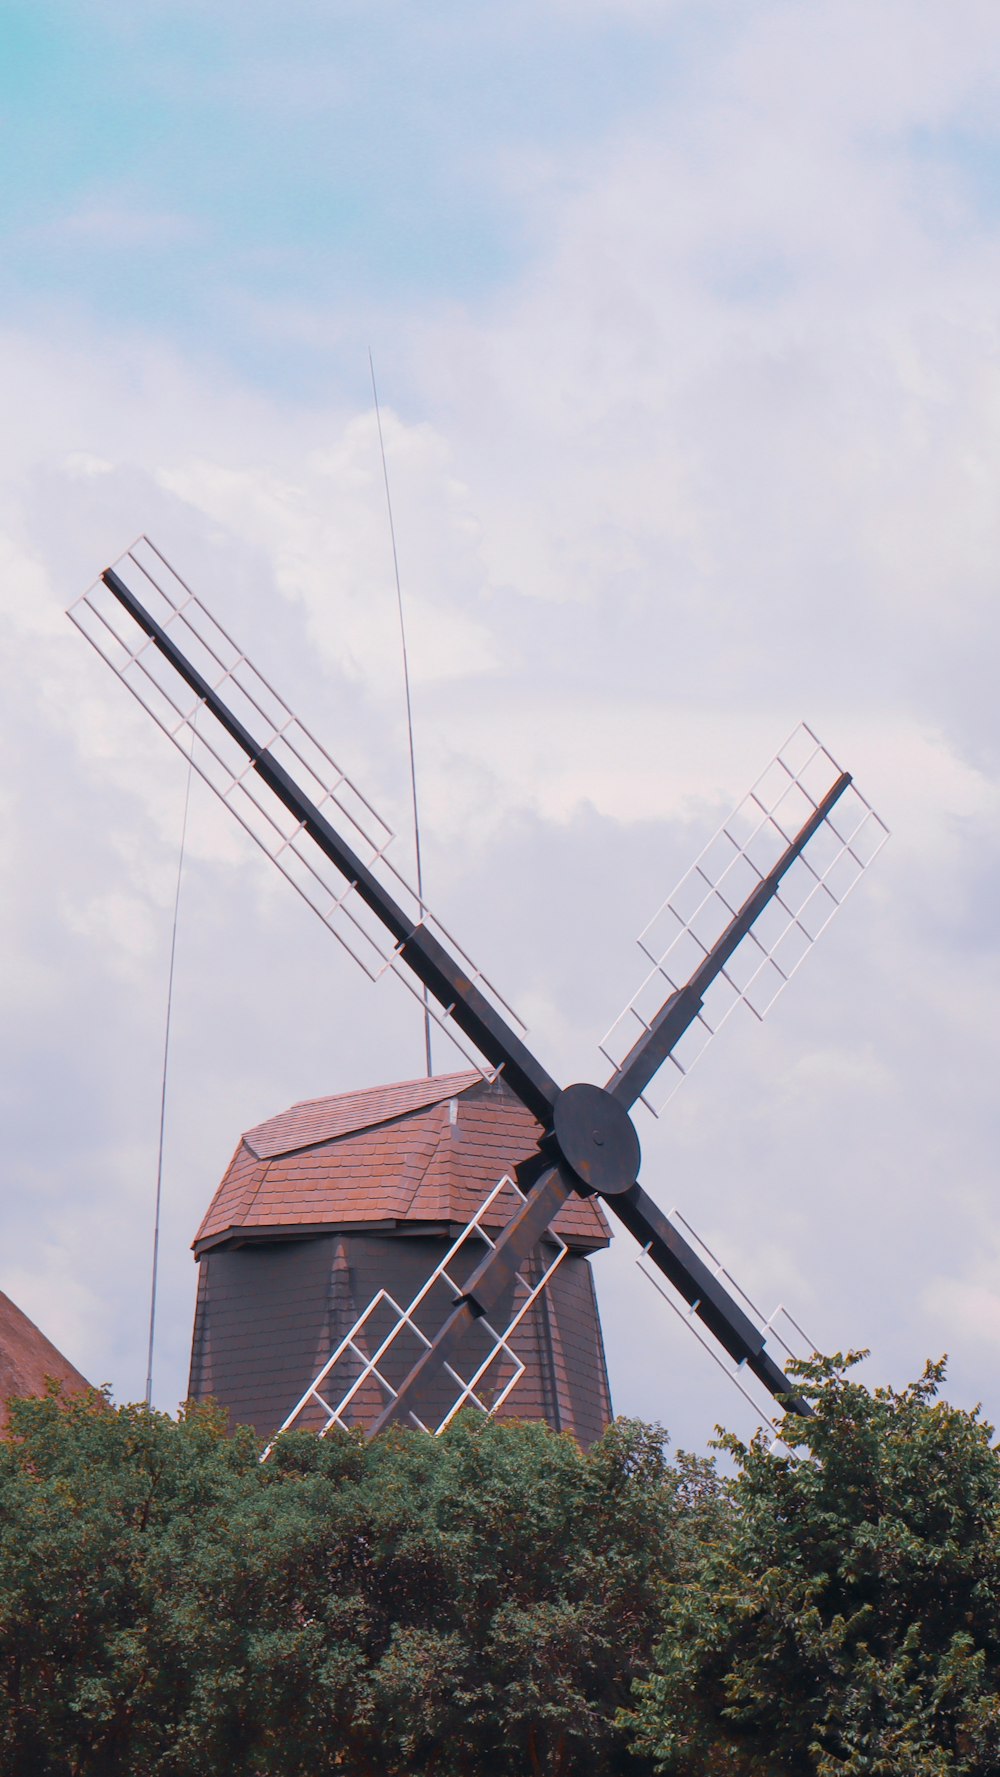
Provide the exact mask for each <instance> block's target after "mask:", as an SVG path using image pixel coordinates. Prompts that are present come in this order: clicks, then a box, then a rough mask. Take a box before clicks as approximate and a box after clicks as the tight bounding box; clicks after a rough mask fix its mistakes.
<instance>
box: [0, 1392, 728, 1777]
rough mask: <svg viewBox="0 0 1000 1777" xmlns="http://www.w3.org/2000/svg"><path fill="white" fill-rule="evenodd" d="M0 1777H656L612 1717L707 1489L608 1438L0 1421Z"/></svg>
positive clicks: (137, 1421)
mask: <svg viewBox="0 0 1000 1777" xmlns="http://www.w3.org/2000/svg"><path fill="white" fill-rule="evenodd" d="M12 1426H13V1431H14V1434H15V1435H14V1437H13V1439H12V1440H11V1441H10V1442H8V1443H6V1444H0V1772H2V1773H4V1774H5V1777H6V1774H7V1773H10V1774H11V1777H13V1774H14V1773H17V1777H25V1774H27V1773H31V1777H84V1774H87V1777H89V1774H91V1773H93V1774H100V1777H105V1774H106V1777H117V1774H118V1773H122V1774H125V1773H129V1774H131V1773H136V1774H139V1773H142V1774H143V1777H145V1774H146V1773H164V1774H169V1777H194V1774H197V1777H213V1774H214V1773H217V1772H218V1773H222V1772H225V1773H226V1774H227V1777H229V1774H230V1773H232V1772H239V1773H241V1774H243V1773H246V1774H248V1777H250V1774H253V1777H264V1774H265V1773H275V1774H279V1773H280V1777H298V1774H299V1773H302V1774H303V1777H304V1774H305V1773H306V1772H309V1773H310V1777H312V1774H321V1773H324V1772H338V1773H351V1774H354V1773H357V1774H362V1773H364V1774H368V1773H371V1774H372V1777H374V1774H375V1773H378V1774H379V1777H383V1774H384V1777H393V1774H394V1773H399V1774H400V1777H403V1773H406V1774H407V1777H411V1774H414V1777H415V1774H416V1773H423V1772H426V1773H434V1774H435V1777H452V1774H453V1773H454V1774H456V1777H460V1774H464V1773H473V1772H475V1773H477V1774H478V1773H485V1772H489V1773H490V1774H491V1777H494V1774H495V1777H504V1774H505V1773H510V1777H515V1774H516V1777H522V1774H523V1773H528V1772H530V1773H536V1774H538V1777H541V1774H543V1773H544V1774H546V1777H568V1774H569V1773H573V1774H574V1777H575V1774H577V1773H580V1774H591V1773H592V1774H593V1777H605V1774H608V1777H610V1774H612V1773H617V1772H626V1771H632V1772H636V1773H639V1772H641V1771H642V1770H644V1769H647V1770H648V1769H649V1764H648V1761H647V1760H645V1759H644V1758H642V1757H641V1756H639V1755H631V1754H630V1753H629V1751H628V1750H627V1738H626V1735H625V1732H624V1731H623V1730H622V1729H620V1728H618V1727H617V1726H616V1723H615V1718H616V1713H617V1711H618V1709H619V1708H620V1707H621V1706H623V1705H624V1704H625V1703H626V1702H627V1700H628V1697H629V1694H630V1689H631V1686H632V1683H633V1681H634V1680H635V1679H636V1678H637V1677H638V1676H640V1675H641V1674H643V1673H644V1672H646V1671H647V1670H648V1668H649V1662H650V1658H651V1653H652V1648H653V1645H654V1643H655V1641H656V1639H657V1637H658V1635H659V1633H660V1632H661V1629H662V1603H663V1597H664V1582H665V1580H669V1579H670V1577H671V1576H672V1575H674V1574H675V1573H676V1572H679V1571H681V1570H682V1568H684V1566H685V1563H686V1562H687V1561H688V1560H689V1559H690V1555H689V1549H690V1544H691V1537H692V1526H693V1525H694V1524H695V1522H700V1521H702V1520H705V1519H707V1518H708V1517H710V1516H711V1514H712V1512H713V1510H716V1509H717V1503H718V1502H717V1493H718V1489H717V1488H716V1487H715V1486H714V1483H713V1481H712V1477H711V1473H710V1471H709V1470H708V1469H707V1467H706V1465H697V1464H690V1463H683V1464H681V1465H680V1466H679V1467H678V1468H672V1467H670V1466H669V1465H668V1464H667V1463H666V1461H665V1458H664V1451H663V1444H664V1440H663V1437H662V1434H660V1433H658V1432H657V1431H654V1430H652V1429H650V1428H648V1427H645V1426H641V1425H637V1424H632V1423H629V1422H625V1421H620V1422H619V1423H618V1424H617V1425H615V1426H614V1427H612V1428H611V1430H610V1431H609V1432H608V1433H607V1435H606V1437H605V1438H604V1439H603V1440H602V1441H601V1443H599V1444H598V1445H597V1446H596V1448H595V1449H594V1450H593V1451H591V1452H590V1454H589V1455H587V1456H584V1455H583V1454H582V1453H581V1452H580V1450H579V1449H578V1447H577V1446H576V1445H575V1444H574V1443H573V1442H572V1440H571V1439H569V1438H565V1437H557V1436H555V1435H554V1434H553V1433H551V1432H549V1431H548V1430H547V1429H546V1428H544V1427H541V1426H534V1425H522V1426H516V1425H490V1424H483V1423H482V1422H480V1421H479V1420H478V1419H476V1420H474V1421H459V1422H458V1423H457V1424H456V1425H455V1426H454V1427H453V1428H452V1429H451V1430H450V1431H449V1433H448V1434H447V1435H446V1436H445V1437H443V1438H440V1439H429V1438H426V1437H424V1436H423V1435H422V1434H421V1435H418V1434H414V1433H397V1434H390V1435H388V1436H386V1437H383V1438H379V1439H377V1440H374V1441H373V1442H371V1443H365V1442H364V1441H363V1440H362V1439H360V1438H357V1437H353V1436H347V1435H343V1436H332V1437H330V1438H328V1439H326V1440H325V1441H323V1442H320V1441H319V1440H317V1439H316V1438H314V1437H312V1436H309V1435H301V1436H297V1437H287V1438H285V1439H283V1440H282V1442H281V1444H280V1445H279V1448H278V1450H277V1452H276V1454H275V1457H274V1458H273V1459H272V1461H271V1462H269V1463H268V1464H267V1465H266V1466H264V1467H263V1468H262V1467H261V1466H260V1465H259V1464H258V1462H257V1460H256V1450H255V1448H254V1446H253V1444H252V1442H251V1441H250V1440H249V1439H248V1438H247V1437H246V1436H244V1435H240V1436H238V1437H237V1438H235V1439H229V1438H227V1437H226V1436H225V1433H224V1428H223V1424H222V1422H221V1420H220V1418H219V1416H218V1415H217V1414H215V1413H213V1412H212V1411H211V1410H208V1409H202V1408H196V1409H191V1410H189V1411H188V1412H187V1413H186V1414H184V1415H182V1417H181V1419H180V1420H179V1421H178V1422H175V1421H172V1420H170V1419H169V1418H167V1417H166V1416H164V1415H161V1414H156V1413H151V1412H148V1411H147V1410H146V1409H144V1408H140V1407H127V1408H121V1409H114V1408H112V1407H111V1406H110V1405H109V1404H108V1402H107V1401H106V1400H105V1399H104V1398H103V1397H101V1396H99V1395H98V1396H92V1397H90V1398H88V1399H83V1400H70V1401H63V1400H61V1399H59V1398H58V1397H55V1396H53V1397H49V1398H47V1399H45V1400H41V1401H31V1402H22V1403H19V1404H17V1405H16V1407H15V1408H14V1415H13V1421H12Z"/></svg>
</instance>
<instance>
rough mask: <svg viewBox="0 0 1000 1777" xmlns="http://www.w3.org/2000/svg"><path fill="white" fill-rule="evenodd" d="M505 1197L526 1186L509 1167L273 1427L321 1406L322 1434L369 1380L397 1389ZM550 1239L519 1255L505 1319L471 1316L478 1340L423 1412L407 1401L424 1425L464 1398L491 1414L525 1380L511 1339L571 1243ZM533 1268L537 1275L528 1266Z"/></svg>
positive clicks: (431, 1426)
mask: <svg viewBox="0 0 1000 1777" xmlns="http://www.w3.org/2000/svg"><path fill="white" fill-rule="evenodd" d="M511 1198H514V1199H516V1200H517V1201H518V1202H520V1203H523V1202H524V1200H525V1193H524V1192H523V1191H522V1190H521V1189H520V1187H519V1186H518V1185H517V1184H516V1183H515V1181H514V1180H513V1179H512V1178H511V1177H510V1176H509V1174H505V1176H504V1177H503V1178H502V1179H500V1180H499V1182H498V1183H497V1184H495V1185H494V1186H493V1189H492V1190H491V1191H490V1192H489V1193H488V1194H487V1196H486V1197H484V1199H483V1201H482V1203H481V1204H480V1205H479V1208H478V1209H477V1210H476V1212H475V1214H474V1215H473V1216H471V1217H470V1219H469V1221H468V1222H467V1223H466V1225H465V1227H464V1228H463V1229H462V1231H461V1233H460V1234H459V1235H458V1237H457V1238H456V1239H455V1240H454V1241H453V1242H452V1244H451V1246H450V1247H449V1248H448V1251H447V1252H446V1253H445V1255H444V1257H443V1258H442V1259H441V1261H440V1263H439V1264H438V1265H437V1266H436V1267H435V1269H434V1270H433V1271H432V1272H431V1274H430V1276H429V1277H428V1278H427V1280H426V1282H425V1283H424V1284H423V1285H422V1286H421V1288H420V1289H419V1290H418V1291H417V1294H416V1295H415V1296H414V1297H413V1300H412V1301H411V1302H409V1303H408V1304H407V1305H406V1306H405V1307H403V1306H401V1305H400V1303H398V1302H397V1301H396V1300H395V1299H394V1298H393V1297H392V1296H391V1295H390V1294H389V1292H388V1290H384V1289H382V1290H379V1291H377V1293H376V1294H375V1295H374V1296H373V1297H372V1299H371V1301H370V1302H369V1304H368V1306H367V1308H365V1309H364V1310H363V1311H362V1313H361V1314H359V1315H358V1317H357V1320H356V1321H355V1322H354V1325H353V1326H352V1327H351V1329H350V1331H349V1332H347V1333H346V1334H345V1335H344V1337H343V1339H342V1340H341V1341H340V1343H339V1345H338V1346H337V1347H336V1349H335V1350H334V1351H333V1352H332V1353H331V1355H330V1357H329V1358H327V1360H326V1362H325V1363H324V1364H323V1366H322V1368H321V1369H320V1370H319V1372H318V1373H317V1375H316V1376H315V1377H314V1378H313V1381H312V1382H311V1383H310V1385H309V1387H308V1388H307V1389H306V1391H305V1393H304V1394H303V1396H302V1398H301V1400H299V1401H298V1402H296V1405H295V1406H294V1407H293V1409H292V1411H291V1412H290V1413H289V1415H288V1417H287V1418H286V1419H285V1420H284V1422H283V1424H282V1425H281V1426H280V1427H279V1429H278V1432H277V1433H276V1434H275V1435H276V1436H278V1437H280V1435H281V1433H282V1432H285V1431H290V1430H292V1429H293V1428H294V1427H296V1426H299V1425H306V1424H314V1423H315V1422H316V1419H317V1416H318V1419H319V1425H318V1430H319V1434H320V1436H321V1437H325V1436H326V1434H327V1433H328V1432H330V1431H332V1430H333V1428H334V1427H335V1426H337V1427H339V1428H341V1429H342V1430H348V1429H349V1428H350V1424H351V1417H350V1414H351V1407H352V1404H353V1403H354V1402H355V1400H356V1398H357V1397H359V1396H361V1395H362V1394H363V1392H364V1391H365V1390H366V1389H368V1390H370V1389H371V1387H372V1385H374V1386H375V1387H376V1388H377V1389H378V1391H379V1395H380V1404H381V1405H384V1404H385V1403H386V1402H388V1401H390V1400H392V1401H394V1400H396V1399H397V1398H398V1394H399V1386H398V1385H399V1384H400V1383H401V1382H402V1381H404V1380H405V1378H406V1377H407V1376H408V1375H409V1372H410V1370H411V1369H412V1367H413V1362H414V1357H415V1355H419V1352H420V1351H421V1350H423V1351H429V1350H430V1349H431V1346H432V1344H433V1339H434V1335H435V1333H436V1332H437V1330H438V1327H439V1325H440V1323H441V1320H442V1318H443V1312H442V1309H443V1307H446V1306H448V1305H450V1304H451V1303H452V1302H454V1301H455V1300H456V1299H457V1298H458V1297H460V1296H461V1294H462V1291H463V1289H464V1286H465V1281H466V1279H465V1277H464V1276H462V1275H460V1271H465V1270H467V1269H468V1264H467V1261H468V1257H469V1254H470V1252H471V1250H472V1246H471V1243H473V1242H476V1241H478V1242H479V1243H480V1244H481V1245H482V1246H485V1247H486V1248H487V1249H488V1250H491V1251H492V1250H493V1248H494V1247H495V1244H496V1243H495V1241H493V1240H492V1239H491V1237H490V1235H489V1234H488V1233H487V1231H486V1227H485V1222H486V1218H487V1216H488V1215H489V1213H490V1211H491V1210H492V1209H493V1206H494V1204H496V1203H498V1202H499V1201H500V1200H509V1199H511ZM503 1207H504V1209H507V1208H509V1203H508V1202H507V1201H504V1204H503ZM546 1245H547V1246H550V1248H551V1250H550V1251H549V1252H543V1251H542V1250H541V1249H540V1248H536V1251H535V1254H534V1255H531V1256H530V1257H529V1259H528V1260H524V1261H522V1263H521V1265H520V1266H518V1268H517V1270H516V1271H515V1272H514V1275H513V1280H512V1281H513V1288H512V1291H511V1297H510V1300H509V1302H508V1305H507V1312H506V1314H505V1315H504V1316H503V1321H502V1325H500V1326H499V1327H497V1326H494V1324H493V1322H492V1320H490V1319H488V1318H487V1317H486V1316H485V1315H483V1316H481V1317H480V1319H479V1320H478V1321H477V1323H476V1329H475V1332H476V1345H477V1349H476V1351H475V1353H474V1354H471V1353H469V1352H468V1350H467V1349H466V1351H465V1352H464V1353H463V1356H465V1358H466V1364H465V1369H464V1371H462V1372H460V1371H459V1370H458V1369H456V1367H455V1365H454V1364H451V1363H449V1364H446V1365H444V1366H443V1370H444V1375H445V1376H446V1377H447V1379H448V1381H447V1384H446V1391H445V1393H444V1394H443V1395H441V1396H440V1398H439V1399H438V1400H437V1401H436V1402H435V1401H433V1400H429V1401H428V1402H427V1404H426V1405H425V1406H424V1409H423V1410H424V1413H426V1415H427V1417H422V1416H421V1414H420V1413H419V1412H418V1411H417V1410H416V1408H415V1407H413V1406H411V1407H410V1408H409V1409H408V1418H409V1420H410V1422H411V1423H412V1424H414V1425H416V1426H417V1427H419V1429H420V1430H421V1431H427V1432H433V1433H434V1435H435V1436H439V1435H440V1433H441V1432H443V1431H445V1430H446V1429H447V1427H448V1426H449V1425H450V1424H451V1422H452V1420H453V1419H454V1417H455V1415H456V1413H459V1412H460V1411H461V1409H462V1408H463V1407H466V1406H471V1407H475V1408H477V1409H478V1410H479V1412H481V1413H483V1414H485V1415H486V1417H487V1418H492V1417H493V1415H494V1414H496V1413H498V1412H499V1410H500V1408H501V1407H502V1406H503V1404H504V1402H505V1401H506V1400H507V1397H508V1396H509V1395H510V1393H511V1392H512V1390H513V1389H514V1388H515V1387H516V1385H517V1383H518V1382H519V1381H520V1380H521V1377H522V1376H523V1375H524V1371H525V1365H524V1362H523V1360H522V1359H521V1358H520V1357H519V1356H518V1353H517V1351H516V1350H515V1349H514V1347H513V1346H512V1344H511V1340H512V1339H513V1336H514V1334H515V1333H516V1332H517V1329H518V1327H519V1326H520V1324H521V1322H522V1320H523V1319H524V1318H525V1316H526V1315H527V1314H528V1313H529V1312H530V1311H531V1309H532V1308H533V1307H534V1305H535V1303H536V1302H537V1301H538V1299H539V1297H540V1296H541V1294H542V1291H543V1290H545V1289H547V1288H548V1285H549V1284H550V1283H551V1281H552V1278H553V1277H554V1275H555V1273H556V1271H557V1270H558V1268H559V1266H560V1264H561V1263H562V1261H563V1259H564V1258H565V1257H566V1254H567V1252H568V1251H569V1248H568V1247H567V1245H566V1243H565V1241H564V1240H562V1239H561V1238H560V1236H559V1235H558V1234H557V1233H556V1232H555V1231H554V1230H553V1231H552V1232H551V1233H550V1235H549V1237H548V1240H547V1241H546ZM532 1260H533V1261H534V1262H532ZM532 1272H535V1273H537V1275H534V1276H533V1275H532V1274H531V1273H532ZM371 1347H374V1349H371ZM470 1360H471V1361H470ZM272 1448H273V1440H272V1442H271V1443H270V1444H269V1445H268V1446H267V1449H266V1450H265V1451H264V1454H263V1457H262V1459H261V1460H262V1461H266V1460H267V1458H268V1456H269V1455H270V1453H271V1450H272Z"/></svg>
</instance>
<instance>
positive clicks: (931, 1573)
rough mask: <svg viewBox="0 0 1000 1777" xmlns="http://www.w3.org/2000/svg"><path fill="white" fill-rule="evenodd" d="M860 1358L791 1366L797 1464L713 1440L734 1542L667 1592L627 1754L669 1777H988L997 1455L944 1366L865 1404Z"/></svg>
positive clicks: (997, 1741)
mask: <svg viewBox="0 0 1000 1777" xmlns="http://www.w3.org/2000/svg"><path fill="white" fill-rule="evenodd" d="M859 1355H864V1354H852V1355H849V1356H848V1357H847V1358H846V1359H842V1358H840V1357H836V1358H831V1359H816V1360H814V1361H812V1362H810V1363H806V1364H799V1365H796V1366H795V1376H796V1378H797V1386H798V1388H799V1390H800V1392H801V1393H802V1394H804V1395H805V1396H806V1398H808V1399H809V1400H810V1401H811V1402H812V1404H813V1406H814V1408H815V1415H816V1416H815V1418H813V1419H808V1420H806V1419H800V1418H795V1417H792V1416H789V1418H788V1419H787V1420H786V1422H785V1424H786V1430H785V1434H784V1435H785V1436H786V1437H787V1438H788V1439H789V1440H791V1441H792V1442H793V1444H794V1448H795V1450H796V1452H797V1457H796V1459H794V1460H783V1459H781V1458H780V1457H777V1456H773V1455H770V1454H769V1453H768V1448H767V1443H766V1441H765V1440H764V1439H763V1438H758V1439H757V1440H756V1441H755V1442H753V1443H752V1444H751V1445H750V1446H749V1447H748V1446H745V1445H743V1444H741V1443H740V1442H739V1441H738V1440H736V1439H734V1438H730V1437H725V1438H723V1439H722V1443H723V1445H724V1447H725V1448H727V1449H728V1450H729V1451H730V1452H731V1454H732V1455H733V1457H734V1458H735V1460H736V1462H737V1464H738V1466H739V1474H738V1478H737V1480H736V1481H735V1483H734V1485H733V1490H732V1499H731V1510H730V1513H729V1515H728V1520H727V1526H726V1530H725V1534H724V1535H723V1536H722V1537H721V1538H720V1539H719V1540H718V1541H717V1542H715V1543H714V1544H709V1545H707V1546H706V1547H705V1549H704V1552H703V1559H702V1561H701V1563H700V1566H699V1567H698V1570H697V1572H696V1574H695V1575H694V1577H693V1578H692V1580H691V1583H690V1584H689V1585H687V1586H686V1587H682V1588H677V1589H675V1591H674V1592H673V1594H672V1596H671V1599H670V1603H669V1607H668V1626H667V1631H666V1634H665V1636H664V1638H663V1641H662V1642H661V1644H660V1646H659V1648H658V1650H657V1657H656V1670H655V1671H654V1673H653V1674H652V1675H651V1676H650V1677H648V1678H647V1679H645V1680H640V1682H639V1683H638V1685H637V1701H636V1704H635V1706H634V1708H633V1710H632V1711H631V1713H630V1715H629V1717H628V1719H629V1721H630V1723H631V1726H632V1729H633V1735H634V1741H633V1743H634V1745H635V1746H636V1748H637V1750H639V1751H641V1752H642V1753H643V1754H644V1755H645V1756H647V1757H650V1758H652V1759H653V1760H654V1761H655V1763H656V1767H657V1769H659V1770H662V1771H670V1772H674V1773H677V1774H678V1777H694V1773H698V1777H710V1774H711V1773H714V1772H722V1771H725V1772H726V1773H727V1777H764V1774H765V1773H766V1774H767V1777H785V1774H787V1777H792V1774H794V1777H799V1774H800V1773H803V1774H804V1773H806V1772H815V1773H817V1774H818V1777H862V1774H863V1777H938V1774H939V1773H944V1772H949V1773H962V1774H965V1777H995V1773H996V1771H997V1770H998V1769H1000V1541H998V1531H1000V1456H998V1452H997V1450H996V1449H995V1448H994V1446H993V1442H992V1440H993V1431H992V1428H991V1427H990V1426H988V1425H986V1424H985V1423H984V1422H983V1420H982V1419H981V1418H980V1416H979V1413H978V1410H977V1411H976V1412H973V1413H967V1412H962V1411H960V1410H958V1409H956V1408H953V1407H950V1406H948V1405H947V1404H946V1403H945V1402H943V1401H940V1400H938V1399H937V1398H936V1397H937V1393H938V1389H939V1386H940V1384H941V1381H942V1378H943V1375H944V1366H943V1362H942V1363H936V1364H928V1365H927V1367H926V1369H925V1371H924V1375H923V1377H922V1378H921V1380H920V1381H918V1382H915V1383H913V1384H912V1385H911V1386H910V1387H908V1388H905V1389H904V1390H903V1391H902V1392H900V1393H897V1392H895V1391H894V1390H892V1389H890V1388H879V1389H876V1390H875V1391H874V1392H869V1390H867V1389H866V1388H865V1387H864V1386H863V1385H862V1384H861V1383H860V1382H859V1381H858V1380H857V1379H856V1378H855V1377H854V1376H853V1375H852V1370H853V1368H854V1365H855V1364H856V1363H857V1362H858V1361H859Z"/></svg>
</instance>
